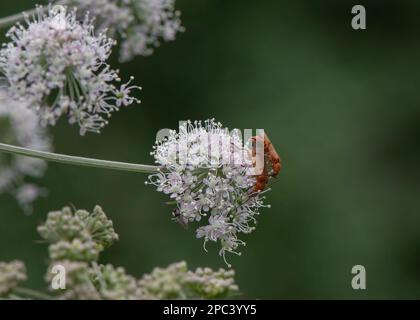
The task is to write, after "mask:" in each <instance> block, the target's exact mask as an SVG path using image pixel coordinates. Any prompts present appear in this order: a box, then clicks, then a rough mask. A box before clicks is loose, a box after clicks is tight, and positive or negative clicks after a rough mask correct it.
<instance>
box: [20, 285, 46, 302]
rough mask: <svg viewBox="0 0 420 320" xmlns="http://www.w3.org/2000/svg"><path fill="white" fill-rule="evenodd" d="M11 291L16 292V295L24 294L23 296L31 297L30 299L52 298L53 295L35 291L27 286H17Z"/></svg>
mask: <svg viewBox="0 0 420 320" xmlns="http://www.w3.org/2000/svg"><path fill="white" fill-rule="evenodd" d="M13 292H14V293H15V294H17V295H18V296H24V297H25V298H31V299H36V300H50V299H53V297H51V296H50V295H48V294H46V293H43V292H39V291H35V290H32V289H28V288H22V287H17V288H15V289H14V290H13Z"/></svg>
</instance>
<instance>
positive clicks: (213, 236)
mask: <svg viewBox="0 0 420 320" xmlns="http://www.w3.org/2000/svg"><path fill="white" fill-rule="evenodd" d="M152 155H153V156H154V158H155V162H156V163H157V164H158V165H159V167H160V170H159V173H157V174H153V175H150V176H149V180H148V182H146V184H152V185H154V186H156V188H157V190H158V191H160V192H163V193H165V194H167V195H169V197H170V198H171V199H173V200H174V201H175V203H176V205H177V208H176V209H175V211H174V216H175V219H176V220H177V221H178V222H181V223H182V224H183V225H188V224H190V223H194V222H198V223H199V227H198V228H197V230H196V236H197V238H204V244H206V243H207V242H209V241H212V242H220V245H221V249H220V252H219V254H220V255H221V256H222V257H223V258H224V259H226V258H225V254H226V252H231V253H237V254H240V253H238V247H239V246H241V245H245V242H243V241H242V240H240V239H239V235H240V234H242V233H245V234H247V233H251V232H252V231H253V230H254V229H255V227H254V225H255V223H256V217H257V216H258V215H259V210H260V208H261V207H268V206H267V205H264V203H263V202H264V199H265V196H263V194H264V193H265V191H268V190H269V189H266V190H264V191H255V184H256V176H255V175H249V172H250V170H249V169H251V168H252V167H253V165H254V164H253V159H252V152H250V149H249V145H248V144H244V142H243V140H242V136H241V133H240V131H239V130H233V131H231V132H230V131H229V130H228V129H227V128H223V127H222V125H221V124H220V123H218V122H215V121H214V120H207V121H205V122H204V123H202V122H201V121H196V122H194V123H192V122H189V121H188V122H186V123H185V124H183V125H181V126H180V129H179V132H176V131H171V132H170V134H169V136H168V137H167V138H165V139H164V140H162V141H160V142H157V143H156V146H155V147H154V151H153V152H152Z"/></svg>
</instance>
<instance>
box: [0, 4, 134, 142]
mask: <svg viewBox="0 0 420 320" xmlns="http://www.w3.org/2000/svg"><path fill="white" fill-rule="evenodd" d="M26 24H27V26H23V25H20V24H17V25H16V26H14V27H12V28H11V29H10V31H9V32H8V34H7V36H8V37H9V38H10V39H11V41H10V42H9V43H7V44H5V45H4V47H3V48H2V49H1V50H0V72H1V73H3V75H4V77H5V78H6V80H7V82H8V91H9V94H10V95H11V96H12V97H13V98H14V99H16V100H21V101H25V102H26V103H27V105H28V106H29V107H30V108H31V109H32V110H34V111H35V112H36V113H37V114H38V116H39V118H40V120H41V123H42V124H43V125H44V126H46V125H55V123H56V122H57V120H58V119H59V118H61V116H63V115H66V116H67V117H68V121H69V123H70V124H74V123H76V124H78V125H79V126H80V134H81V135H84V134H85V133H86V132H87V131H91V132H99V131H100V129H101V128H103V127H104V126H105V125H106V124H107V123H108V121H107V118H108V117H110V115H111V113H112V112H114V111H117V110H119V108H120V107H122V106H128V105H130V104H132V103H134V102H139V101H138V100H137V99H136V98H134V97H133V96H132V95H131V91H132V90H134V89H139V87H137V86H131V85H130V82H131V80H130V81H129V82H128V83H126V84H123V85H121V86H120V87H119V88H117V87H116V83H117V82H119V81H120V78H119V76H118V73H117V71H116V70H113V69H112V68H111V67H110V66H109V65H108V64H107V59H108V58H109V56H110V54H111V49H112V47H113V46H114V45H115V41H114V40H112V39H110V38H108V37H107V36H106V35H105V34H103V33H99V34H95V33H94V26H93V24H92V20H91V19H90V18H89V16H88V15H86V16H85V18H84V20H83V22H79V21H78V20H77V19H76V11H75V10H73V11H71V12H67V10H66V8H65V7H63V6H55V7H49V8H48V10H46V12H45V10H44V9H43V8H42V7H38V9H37V14H36V15H34V16H33V17H32V19H31V18H30V17H26Z"/></svg>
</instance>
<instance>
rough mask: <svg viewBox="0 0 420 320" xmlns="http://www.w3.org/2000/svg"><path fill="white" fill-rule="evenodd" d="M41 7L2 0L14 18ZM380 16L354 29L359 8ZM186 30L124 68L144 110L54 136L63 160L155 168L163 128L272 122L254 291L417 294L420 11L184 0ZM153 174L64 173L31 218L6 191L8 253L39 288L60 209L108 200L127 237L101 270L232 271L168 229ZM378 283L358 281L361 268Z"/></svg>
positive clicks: (246, 260) (245, 280)
mask: <svg viewBox="0 0 420 320" xmlns="http://www.w3.org/2000/svg"><path fill="white" fill-rule="evenodd" d="M34 3H35V2H34V1H25V0H14V1H1V3H0V12H1V16H6V15H9V14H12V13H16V12H19V11H20V10H21V9H24V8H31V7H32V6H33V4H34ZM356 4H363V5H365V6H366V9H367V30H366V31H354V30H353V29H352V28H351V26H350V22H351V18H352V15H351V8H352V6H353V5H356ZM177 7H178V8H179V9H180V10H181V11H182V13H183V14H182V17H183V24H184V26H185V27H186V28H187V31H186V32H185V33H183V34H181V35H180V36H179V37H178V40H177V41H176V42H173V43H168V44H164V45H163V46H162V47H161V48H159V49H158V50H157V51H156V53H155V54H154V55H153V56H151V57H147V58H144V57H140V58H137V59H136V60H134V61H133V62H131V63H127V64H124V65H119V64H118V62H117V61H116V59H115V58H114V63H113V65H114V66H118V67H119V68H120V69H121V72H122V74H123V75H124V76H125V77H126V78H128V77H129V75H130V74H134V75H135V76H136V80H137V82H138V83H139V84H141V85H142V86H143V89H144V90H143V92H142V93H141V98H142V104H141V105H139V106H136V107H130V108H127V109H125V110H123V111H122V112H119V113H117V114H115V115H114V117H113V118H112V122H111V124H110V126H109V127H107V128H106V129H105V130H104V131H103V133H102V134H101V135H95V134H90V135H88V136H86V137H84V138H82V137H80V136H79V135H78V129H77V128H76V127H71V126H68V125H67V124H66V123H62V124H60V125H59V126H58V127H55V128H54V129H53V130H52V132H53V134H54V140H55V149H56V151H57V152H60V153H67V154H73V155H83V156H89V157H97V158H103V159H109V160H120V161H128V162H137V163H151V162H152V159H151V157H150V155H149V152H150V151H151V146H152V144H153V142H154V139H155V135H156V132H157V130H159V129H161V128H177V125H178V120H186V119H193V120H194V119H206V118H209V117H216V118H217V119H218V120H220V121H221V122H222V123H224V125H226V126H228V127H231V128H233V127H237V128H254V129H256V128H264V129H265V130H266V132H268V134H269V135H270V138H271V140H272V141H273V142H274V144H275V145H276V147H277V149H278V151H279V153H280V154H281V156H282V158H283V163H284V170H283V172H282V174H281V176H280V182H279V183H277V184H276V185H275V187H274V189H273V191H272V192H271V193H270V194H269V202H271V204H272V208H271V209H267V210H264V211H263V212H262V215H261V216H260V219H259V224H258V228H257V230H256V231H255V232H254V233H253V234H252V235H250V236H247V237H245V238H246V241H247V243H248V246H247V247H246V248H244V249H243V250H242V251H243V255H242V257H236V256H232V257H230V261H231V262H232V264H233V265H234V268H235V269H236V271H237V281H238V283H239V285H240V287H241V290H242V292H243V294H244V297H246V298H276V299H277V298H279V299H288V298H309V299H318V298H358V299H365V298H420V213H419V205H418V204H419V191H420V180H419V178H420V170H419V161H420V143H419V138H420V94H419V87H420V85H419V84H420V78H419V77H420V76H419V75H420V37H419V35H420V20H419V18H418V17H419V14H420V2H418V1H413V0H403V1H396V0H394V1H373V0H372V1H348V0H344V1H343V0H342V1H336V0H328V1H327V0H317V1H309V0H306V1H303V0H293V1H292V0H289V1H281V0H264V1H245V0H229V1H227V0H195V1H192V0H189V1H188V0H178V1H177ZM144 180H145V176H144V175H141V174H130V173H122V172H113V171H106V170H105V171H104V170H99V169H90V168H80V167H71V166H64V165H60V164H51V165H50V167H49V170H48V173H47V175H46V177H45V179H44V180H43V181H42V185H43V186H45V187H48V189H49V197H48V198H45V199H42V200H40V201H38V202H37V204H36V208H35V213H34V214H33V215H32V216H25V215H24V214H23V213H22V212H21V211H20V210H19V208H18V206H17V205H16V203H15V202H14V201H13V199H11V198H9V197H7V196H1V197H0V260H12V259H16V258H17V259H22V260H24V261H25V262H26V264H27V266H28V269H29V276H30V280H29V283H28V286H33V287H35V288H42V287H43V286H44V285H45V284H44V281H43V274H44V272H45V267H46V257H47V252H46V246H45V245H42V244H39V243H37V240H38V239H39V237H38V235H37V233H36V230H35V229H36V226H37V225H38V223H39V222H40V221H42V220H43V219H45V216H46V213H47V212H48V211H50V210H54V209H58V208H61V207H62V206H65V205H68V204H70V203H71V204H74V205H75V206H76V207H78V208H86V209H91V208H93V206H94V205H95V204H100V205H101V206H103V208H104V209H105V211H106V212H107V214H108V215H109V216H110V217H111V218H112V219H113V220H114V222H115V227H116V230H117V232H118V233H119V234H120V237H121V240H120V241H119V242H118V243H117V244H116V245H114V246H113V247H112V248H110V249H109V250H108V251H107V252H106V253H105V254H104V255H103V259H102V261H104V262H110V263H113V264H115V265H122V266H125V267H126V269H127V270H128V272H130V273H131V274H133V275H135V276H140V275H141V274H142V273H144V272H148V271H150V270H151V269H152V268H153V267H155V266H166V265H168V264H169V263H171V262H175V261H180V260H186V261H187V262H188V264H189V265H190V267H191V268H195V267H197V266H211V267H213V268H218V267H225V265H224V263H223V260H222V259H221V258H220V257H219V256H218V255H217V247H216V246H209V248H210V252H209V253H207V254H206V253H205V252H203V250H202V242H201V240H196V239H195V236H194V230H193V228H190V230H189V231H184V230H183V229H182V228H181V227H179V226H178V225H177V224H175V223H173V222H171V219H170V212H171V209H170V208H169V207H167V206H165V205H164V204H163V202H164V201H165V200H166V197H165V196H163V195H161V194H159V193H157V192H155V191H154V190H153V188H152V187H150V186H149V187H147V186H145V185H144ZM356 264H362V265H364V266H365V267H366V270H367V290H365V291H354V290H353V289H352V288H351V285H350V283H351V278H352V275H351V268H352V266H354V265H356Z"/></svg>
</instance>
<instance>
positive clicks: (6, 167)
mask: <svg viewBox="0 0 420 320" xmlns="http://www.w3.org/2000/svg"><path fill="white" fill-rule="evenodd" d="M0 141H1V142H3V143H9V144H14V145H19V146H22V147H27V148H31V149H36V150H42V151H50V150H51V149H52V146H51V139H50V137H49V135H48V134H47V132H46V130H45V129H44V128H42V127H40V125H39V122H38V117H37V116H36V114H35V113H34V112H33V111H32V110H29V109H28V108H27V106H26V104H23V103H21V102H17V101H15V100H13V99H12V98H10V97H9V96H8V95H7V93H6V92H5V91H4V90H1V89H0ZM46 168H47V163H46V162H45V161H44V160H39V159H34V158H28V157H21V156H14V155H8V154H5V153H0V194H1V193H5V192H10V193H11V194H12V195H14V196H15V197H16V199H17V201H18V203H19V204H20V205H21V206H22V208H23V209H24V210H25V211H26V212H28V213H30V212H31V210H32V203H33V202H34V201H35V200H36V199H37V198H38V197H39V196H41V195H43V194H45V192H46V191H45V190H44V189H42V188H40V187H38V186H37V185H35V184H34V183H31V182H27V181H26V178H40V177H41V176H42V175H43V174H44V172H45V170H46Z"/></svg>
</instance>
